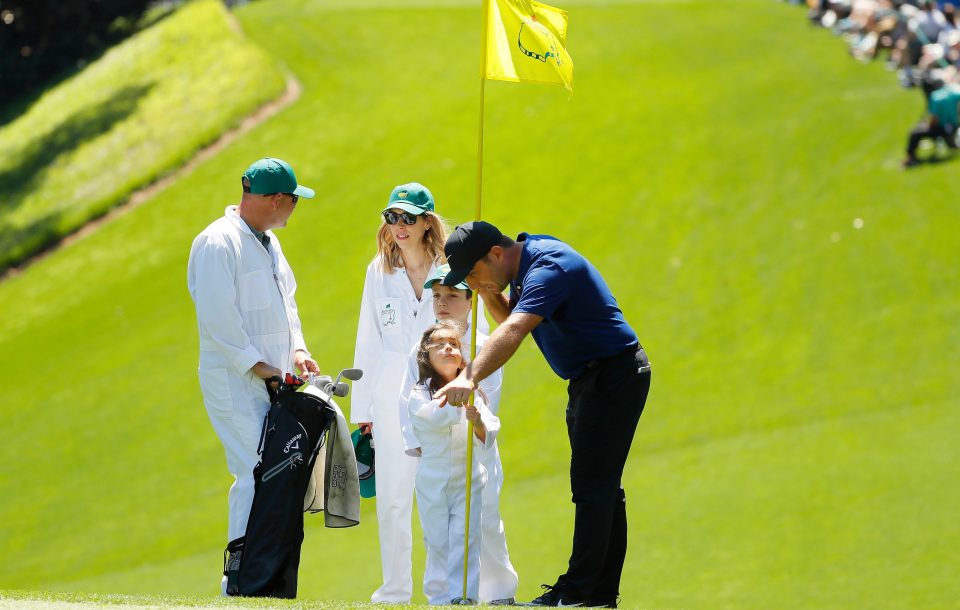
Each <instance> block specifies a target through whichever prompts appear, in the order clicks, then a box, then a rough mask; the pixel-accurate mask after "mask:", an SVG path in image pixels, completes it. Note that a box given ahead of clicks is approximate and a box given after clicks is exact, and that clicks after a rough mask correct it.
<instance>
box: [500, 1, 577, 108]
mask: <svg viewBox="0 0 960 610" xmlns="http://www.w3.org/2000/svg"><path fill="white" fill-rule="evenodd" d="M486 6H487V11H486V24H485V25H486V40H485V43H486V56H485V57H484V64H485V68H484V75H483V76H484V78H488V79H494V80H507V81H514V82H524V81H528V82H533V83H548V84H556V85H563V86H564V87H566V88H567V89H569V90H570V91H573V60H572V59H570V54H569V53H567V49H566V48H565V47H566V44H567V12H566V11H564V10H561V9H558V8H555V7H552V6H548V5H546V4H541V3H540V2H535V1H534V0H487V2H486Z"/></svg>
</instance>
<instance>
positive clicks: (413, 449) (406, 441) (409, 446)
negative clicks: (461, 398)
mask: <svg viewBox="0 0 960 610" xmlns="http://www.w3.org/2000/svg"><path fill="white" fill-rule="evenodd" d="M419 376H420V367H419V365H417V346H416V345H414V346H413V348H412V349H411V350H410V356H409V357H408V358H407V370H406V371H405V372H404V374H403V380H402V381H401V382H400V404H399V405H398V406H397V408H398V409H399V410H400V437H401V438H402V439H403V451H404V453H406V454H407V455H409V456H412V457H417V456H419V455H420V441H419V440H417V435H416V433H415V432H414V431H413V424H412V423H411V422H410V410H409V409H408V408H407V404H408V403H409V401H410V394H411V393H412V392H413V390H414V388H415V386H416V385H417V381H418V379H417V378H418V377H419Z"/></svg>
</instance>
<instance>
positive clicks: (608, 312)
mask: <svg viewBox="0 0 960 610" xmlns="http://www.w3.org/2000/svg"><path fill="white" fill-rule="evenodd" d="M444 250H445V252H446V255H447V262H448V263H449V264H450V272H449V273H448V274H447V276H446V278H445V279H444V280H443V283H444V285H450V286H453V285H456V284H458V283H460V282H461V281H464V280H466V282H467V284H468V285H469V286H470V288H472V289H473V290H475V291H477V292H478V293H479V294H480V296H481V297H482V298H483V302H484V306H485V307H486V309H487V311H489V312H490V313H491V315H493V317H494V319H495V320H496V321H497V322H498V323H499V324H500V326H499V327H498V328H497V329H496V330H495V331H494V332H493V334H491V335H490V338H489V339H488V340H487V342H486V344H485V345H484V348H483V351H482V352H480V354H478V355H477V358H476V360H474V361H473V362H472V363H471V364H470V365H469V366H468V367H467V368H466V369H465V370H464V371H463V373H461V374H460V376H459V377H457V379H455V380H454V381H452V382H450V383H449V384H447V385H446V386H444V387H443V388H441V389H440V390H439V391H438V392H437V393H436V394H435V397H437V398H445V399H446V401H447V402H449V403H450V404H453V405H460V404H463V403H465V402H466V401H467V399H468V397H469V395H470V393H471V392H472V391H473V390H475V389H476V387H477V383H478V382H479V381H480V380H482V379H484V378H485V377H486V376H487V375H489V374H491V373H492V372H493V371H496V370H497V369H498V368H500V367H501V366H503V364H504V363H506V361H507V360H509V359H510V357H511V356H512V355H513V353H514V352H515V351H516V350H517V347H518V346H519V345H520V342H521V341H523V338H524V337H526V336H527V335H528V334H530V333H532V334H533V338H534V340H535V341H536V342H537V346H538V347H539V348H540V351H542V352H543V355H544V357H545V358H546V359H547V362H548V363H549V364H550V367H551V368H552V369H553V370H554V372H556V373H557V375H559V376H560V377H562V378H563V379H566V380H568V381H569V382H570V384H569V387H568V395H569V397H568V402H567V433H568V435H569V437H570V451H571V459H570V488H571V491H572V492H573V503H574V505H575V506H576V518H575V521H574V530H573V550H572V552H571V554H570V563H569V566H568V568H567V571H566V573H565V574H563V575H562V576H560V577H559V578H558V579H557V582H556V584H554V585H552V586H550V585H544V589H545V590H546V591H545V592H544V593H543V595H541V596H540V597H538V598H536V599H535V600H533V601H532V602H530V604H527V605H534V606H560V605H564V606H577V605H584V606H594V607H598V606H599V607H610V608H615V607H616V605H617V601H618V596H619V593H620V575H621V573H622V572H623V562H624V558H625V557H626V552H627V513H626V499H625V496H624V493H623V488H622V487H621V486H620V479H621V476H622V475H623V467H624V464H625V463H626V460H627V454H628V453H629V451H630V444H631V443H632V442H633V435H634V432H635V431H636V428H637V422H638V421H639V419H640V414H641V413H642V412H643V405H644V403H646V400H647V392H648V391H649V389H650V363H649V361H648V360H647V356H646V354H645V353H644V351H643V348H642V347H640V343H639V341H638V340H637V335H636V333H635V332H634V331H633V329H632V328H630V325H628V324H627V322H626V320H624V318H623V312H622V311H620V307H619V306H618V305H617V301H616V299H615V298H614V297H613V295H612V294H611V293H610V289H609V288H608V287H607V284H606V282H605V281H604V280H603V277H602V276H601V275H600V273H599V272H598V271H597V269H596V268H595V267H594V266H593V265H591V264H590V261H588V260H587V259H586V258H584V257H583V256H582V255H580V254H579V253H578V252H577V251H576V250H574V249H573V248H571V247H570V246H569V245H567V244H565V243H563V242H562V241H560V240H558V239H556V238H554V237H550V236H549V235H529V234H527V233H521V234H520V235H519V236H518V237H517V240H516V241H514V240H512V239H510V238H509V237H505V236H504V235H503V234H502V233H501V232H500V230H499V229H497V228H496V227H495V226H493V225H491V224H489V223H486V222H482V221H477V222H469V223H466V224H463V225H460V226H459V227H457V228H456V230H455V231H454V232H453V233H452V234H451V235H450V237H449V238H448V239H447V243H446V246H445V248H444ZM507 286H509V287H510V298H509V300H508V299H507V298H506V297H505V296H504V295H503V290H504V289H505V288H506V287H507Z"/></svg>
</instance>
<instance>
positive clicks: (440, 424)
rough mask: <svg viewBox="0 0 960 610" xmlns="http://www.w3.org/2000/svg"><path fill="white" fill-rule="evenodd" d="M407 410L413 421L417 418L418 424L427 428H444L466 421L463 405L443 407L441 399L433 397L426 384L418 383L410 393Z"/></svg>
mask: <svg viewBox="0 0 960 610" xmlns="http://www.w3.org/2000/svg"><path fill="white" fill-rule="evenodd" d="M407 411H408V413H410V419H411V423H412V420H416V423H417V425H418V426H419V427H421V428H423V429H425V430H431V429H432V430H442V429H444V428H450V427H451V426H455V425H456V424H459V423H461V422H464V421H466V416H465V412H464V410H463V408H462V407H454V406H453V405H447V406H445V407H443V408H442V409H441V408H440V400H439V399H437V398H433V396H432V395H431V393H430V389H429V388H428V387H427V386H424V385H418V386H417V387H415V388H414V391H413V392H411V393H410V399H409V400H408V401H407Z"/></svg>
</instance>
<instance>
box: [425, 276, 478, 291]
mask: <svg viewBox="0 0 960 610" xmlns="http://www.w3.org/2000/svg"><path fill="white" fill-rule="evenodd" d="M437 282H440V283H441V284H442V285H444V286H446V284H443V278H442V277H432V278H430V279H429V280H427V281H426V282H424V283H423V287H424V288H429V289H431V290H433V285H434V284H436V283H437ZM451 288H459V289H460V290H470V287H469V286H467V283H466V282H460V283H459V284H457V285H456V286H451Z"/></svg>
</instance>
